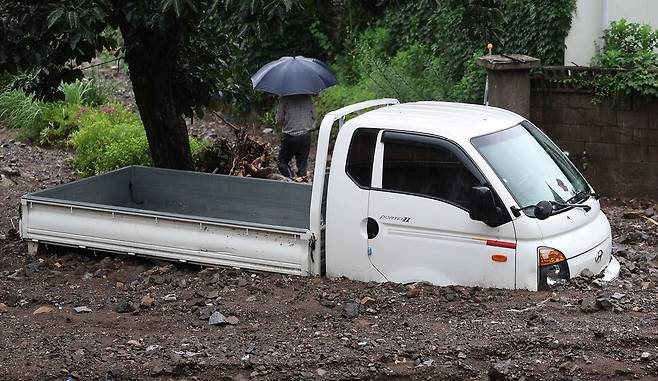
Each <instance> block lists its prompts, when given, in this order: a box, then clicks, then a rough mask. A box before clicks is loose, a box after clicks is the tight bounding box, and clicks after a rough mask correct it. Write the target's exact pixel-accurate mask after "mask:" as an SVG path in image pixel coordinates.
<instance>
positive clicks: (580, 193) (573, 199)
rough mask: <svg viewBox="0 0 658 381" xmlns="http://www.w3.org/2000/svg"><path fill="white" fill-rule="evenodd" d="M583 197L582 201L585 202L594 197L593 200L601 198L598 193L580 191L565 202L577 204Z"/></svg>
mask: <svg viewBox="0 0 658 381" xmlns="http://www.w3.org/2000/svg"><path fill="white" fill-rule="evenodd" d="M583 196H587V197H584V198H583V200H587V199H588V198H589V197H594V199H595V200H598V199H600V198H601V196H600V195H599V194H598V193H594V192H590V191H589V190H581V191H580V192H578V193H576V194H575V195H574V196H573V197H571V198H570V199H568V200H567V204H569V203H572V202H577V200H579V199H580V198H581V197H583Z"/></svg>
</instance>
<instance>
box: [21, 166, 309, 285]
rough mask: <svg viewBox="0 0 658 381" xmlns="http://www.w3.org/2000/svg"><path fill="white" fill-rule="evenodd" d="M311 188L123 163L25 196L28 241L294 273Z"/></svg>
mask: <svg viewBox="0 0 658 381" xmlns="http://www.w3.org/2000/svg"><path fill="white" fill-rule="evenodd" d="M311 191H312V187H311V186H310V185H307V184H296V183H285V182H278V181H270V180H261V179H254V178H241V177H232V176H223V175H211V174H205V173H198V172H189V171H178V170H170V169H160V168H149V167H138V166H133V167H126V168H122V169H119V170H116V171H113V172H109V173H106V174H103V175H100V176H94V177H90V178H87V179H83V180H80V181H76V182H72V183H69V184H65V185H62V186H59V187H56V188H52V189H48V190H45V191H40V192H35V193H31V194H28V195H25V196H24V197H23V199H22V200H21V204H22V213H21V234H22V236H23V238H25V239H27V240H30V241H33V242H45V243H54V244H61V245H70V246H78V247H86V248H92V249H98V250H106V251H117V252H123V253H129V254H142V255H150V256H158V257H164V258H169V259H177V260H181V261H189V262H197V263H206V264H220V265H230V266H236V267H245V268H253V269H262V270H270V271H278V272H286V273H295V274H303V273H306V271H307V270H308V269H307V263H306V262H307V258H306V257H307V256H308V255H309V242H310V241H311V234H310V231H309V213H310V212H309V209H310V200H311Z"/></svg>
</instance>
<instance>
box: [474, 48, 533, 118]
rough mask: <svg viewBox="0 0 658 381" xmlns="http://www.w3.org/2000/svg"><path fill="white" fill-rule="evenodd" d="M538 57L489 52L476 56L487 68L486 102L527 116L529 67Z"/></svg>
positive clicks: (528, 113)
mask: <svg viewBox="0 0 658 381" xmlns="http://www.w3.org/2000/svg"><path fill="white" fill-rule="evenodd" d="M539 64H540V60H539V59H538V58H533V57H530V56H525V55H522V54H504V55H498V54H496V55H488V56H484V57H480V58H479V59H478V65H480V66H482V67H484V68H485V69H486V70H487V81H488V99H487V104H488V105H489V106H494V107H500V108H504V109H507V110H510V111H514V112H515V113H517V114H519V115H522V116H524V117H526V118H529V117H530V69H533V68H536V67H539Z"/></svg>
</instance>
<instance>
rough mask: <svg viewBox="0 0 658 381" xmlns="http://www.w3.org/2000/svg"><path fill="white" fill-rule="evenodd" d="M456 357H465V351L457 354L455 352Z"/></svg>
mask: <svg viewBox="0 0 658 381" xmlns="http://www.w3.org/2000/svg"><path fill="white" fill-rule="evenodd" d="M457 357H458V358H460V359H465V358H466V353H464V352H459V354H457Z"/></svg>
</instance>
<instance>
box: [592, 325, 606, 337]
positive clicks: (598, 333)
mask: <svg viewBox="0 0 658 381" xmlns="http://www.w3.org/2000/svg"><path fill="white" fill-rule="evenodd" d="M591 331H592V333H593V334H594V337H596V338H597V339H603V338H604V337H605V332H604V331H602V330H600V329H597V328H593V329H592V330H591Z"/></svg>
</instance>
